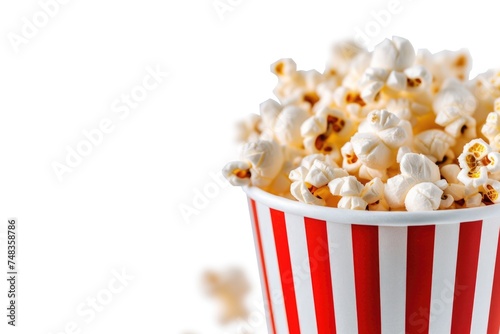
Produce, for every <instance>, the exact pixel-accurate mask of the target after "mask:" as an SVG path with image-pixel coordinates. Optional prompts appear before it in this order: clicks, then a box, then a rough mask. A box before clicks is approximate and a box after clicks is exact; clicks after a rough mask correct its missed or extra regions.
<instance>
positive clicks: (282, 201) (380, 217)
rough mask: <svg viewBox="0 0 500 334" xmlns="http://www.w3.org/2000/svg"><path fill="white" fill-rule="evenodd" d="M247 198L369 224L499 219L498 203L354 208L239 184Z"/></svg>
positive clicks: (312, 214)
mask: <svg viewBox="0 0 500 334" xmlns="http://www.w3.org/2000/svg"><path fill="white" fill-rule="evenodd" d="M242 188H243V191H244V192H245V193H246V194H247V196H248V197H250V198H251V199H253V200H255V201H256V202H257V203H262V204H264V205H266V206H268V207H270V208H273V209H276V210H279V211H283V212H285V213H289V214H293V215H297V216H301V217H308V218H313V219H318V220H324V221H328V222H335V223H340V224H350V225H351V224H357V225H373V226H395V227H396V226H399V227H401V226H417V225H418V226H420V225H446V224H457V223H460V222H469V221H477V220H485V219H488V218H494V217H497V218H500V204H493V205H488V206H481V207H477V208H464V209H451V210H437V211H419V212H407V211H357V210H348V209H339V208H331V207H323V206H318V205H312V204H305V203H301V202H297V201H293V200H291V199H288V198H285V197H281V196H277V195H273V194H271V193H268V192H266V191H264V190H262V189H260V188H258V187H253V186H247V187H242Z"/></svg>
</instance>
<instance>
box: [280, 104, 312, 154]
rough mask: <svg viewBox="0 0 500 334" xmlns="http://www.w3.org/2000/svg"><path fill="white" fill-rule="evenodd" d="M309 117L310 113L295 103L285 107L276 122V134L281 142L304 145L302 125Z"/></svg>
mask: <svg viewBox="0 0 500 334" xmlns="http://www.w3.org/2000/svg"><path fill="white" fill-rule="evenodd" d="M308 117H309V113H308V112H307V111H306V110H304V109H302V108H300V107H296V106H293V105H290V106H286V107H284V108H283V110H282V111H281V113H280V114H279V115H278V116H277V117H276V121H275V124H274V134H275V136H276V138H277V139H278V141H279V142H280V144H282V145H288V146H293V147H297V148H300V147H302V136H301V134H300V127H301V125H302V123H303V122H304V121H305V120H306V119H307V118H308Z"/></svg>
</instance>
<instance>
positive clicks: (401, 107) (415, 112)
mask: <svg viewBox="0 0 500 334" xmlns="http://www.w3.org/2000/svg"><path fill="white" fill-rule="evenodd" d="M387 111H389V112H391V113H393V114H394V115H396V116H398V117H399V118H400V119H402V120H405V121H409V122H410V124H411V125H416V123H417V117H421V116H424V115H425V114H427V113H429V112H430V111H431V109H430V108H429V107H427V106H425V105H423V104H420V103H418V102H413V101H412V100H410V99H409V98H399V99H390V100H389V102H387Z"/></svg>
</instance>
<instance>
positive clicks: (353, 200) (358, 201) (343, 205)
mask: <svg viewBox="0 0 500 334" xmlns="http://www.w3.org/2000/svg"><path fill="white" fill-rule="evenodd" d="M367 205H368V203H366V201H364V200H363V199H362V198H361V197H358V196H344V197H342V198H341V199H340V201H339V202H338V204H337V207H338V208H339V209H349V210H366V206H367Z"/></svg>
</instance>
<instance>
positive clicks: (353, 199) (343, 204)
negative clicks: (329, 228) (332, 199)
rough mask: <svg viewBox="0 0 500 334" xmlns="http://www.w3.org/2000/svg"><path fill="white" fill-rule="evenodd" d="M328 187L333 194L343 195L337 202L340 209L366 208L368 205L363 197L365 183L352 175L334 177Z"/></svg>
mask: <svg viewBox="0 0 500 334" xmlns="http://www.w3.org/2000/svg"><path fill="white" fill-rule="evenodd" d="M328 188H329V189H330V192H331V193H332V195H337V196H341V197H342V198H341V199H340V201H339V202H338V204H337V207H338V208H340V209H351V210H365V209H366V206H367V205H368V203H367V202H366V201H365V200H364V199H363V198H362V197H361V193H362V191H363V184H361V182H359V181H358V180H357V179H356V178H355V177H354V176H352V175H351V176H345V177H341V178H336V179H333V180H332V181H330V182H329V183H328Z"/></svg>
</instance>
